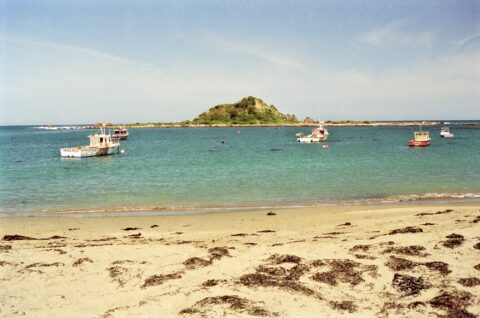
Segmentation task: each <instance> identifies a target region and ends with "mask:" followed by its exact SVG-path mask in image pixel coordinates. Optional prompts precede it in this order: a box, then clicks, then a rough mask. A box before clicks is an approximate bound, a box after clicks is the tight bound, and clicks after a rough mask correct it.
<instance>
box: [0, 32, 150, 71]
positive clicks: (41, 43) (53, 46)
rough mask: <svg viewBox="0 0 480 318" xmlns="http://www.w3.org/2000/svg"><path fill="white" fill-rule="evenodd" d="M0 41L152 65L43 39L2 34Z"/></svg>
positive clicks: (105, 59) (115, 60) (109, 59)
mask: <svg viewBox="0 0 480 318" xmlns="http://www.w3.org/2000/svg"><path fill="white" fill-rule="evenodd" d="M0 41H4V42H6V43H8V44H9V45H17V46H28V47H32V48H41V49H50V50H56V51H59V52H71V53H75V54H82V55H87V56H89V57H94V58H97V59H102V60H104V61H109V62H116V63H128V64H137V65H146V66H151V65H152V64H148V63H143V62H140V61H136V60H133V59H129V58H125V57H122V56H118V55H115V54H111V53H107V52H102V51H99V50H94V49H90V48H83V47H79V46H74V45H67V44H61V43H54V42H45V41H35V40H30V39H24V38H18V37H11V36H2V35H0Z"/></svg>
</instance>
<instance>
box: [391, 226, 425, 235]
mask: <svg viewBox="0 0 480 318" xmlns="http://www.w3.org/2000/svg"><path fill="white" fill-rule="evenodd" d="M420 232H423V229H422V228H420V227H417V226H407V227H404V228H402V229H396V230H392V231H390V233H388V234H389V235H394V234H405V233H420Z"/></svg>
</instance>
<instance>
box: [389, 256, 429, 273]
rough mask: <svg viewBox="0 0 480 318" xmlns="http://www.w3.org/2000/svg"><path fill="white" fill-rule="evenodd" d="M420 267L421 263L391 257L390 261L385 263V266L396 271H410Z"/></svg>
mask: <svg viewBox="0 0 480 318" xmlns="http://www.w3.org/2000/svg"><path fill="white" fill-rule="evenodd" d="M418 265H420V263H417V262H413V261H410V260H408V259H405V258H400V257H396V256H390V258H389V260H388V261H387V262H386V263H385V266H387V267H388V268H390V269H391V270H394V271H403V270H409V269H412V268H415V267H416V266H418Z"/></svg>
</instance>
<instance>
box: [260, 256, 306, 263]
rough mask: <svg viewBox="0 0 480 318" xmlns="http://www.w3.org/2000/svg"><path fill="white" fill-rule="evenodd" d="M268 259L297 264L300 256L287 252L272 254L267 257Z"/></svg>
mask: <svg viewBox="0 0 480 318" xmlns="http://www.w3.org/2000/svg"><path fill="white" fill-rule="evenodd" d="M268 260H269V261H270V262H272V263H274V264H282V263H295V264H299V263H300V262H301V261H302V258H301V257H298V256H295V255H289V254H286V255H279V254H273V255H272V256H270V257H269V258H268Z"/></svg>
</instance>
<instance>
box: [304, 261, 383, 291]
mask: <svg viewBox="0 0 480 318" xmlns="http://www.w3.org/2000/svg"><path fill="white" fill-rule="evenodd" d="M328 265H329V267H330V270H329V271H327V272H321V273H316V274H315V275H313V276H312V277H311V278H312V280H314V281H316V282H322V283H326V284H328V285H331V286H337V285H338V283H339V282H340V283H348V284H350V285H352V286H356V285H358V284H360V283H361V282H364V281H365V280H364V279H363V277H362V274H363V273H364V272H369V273H370V274H371V275H375V274H376V271H377V266H375V265H363V264H361V263H358V262H355V261H352V260H349V259H343V260H342V259H336V260H329V261H328Z"/></svg>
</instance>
